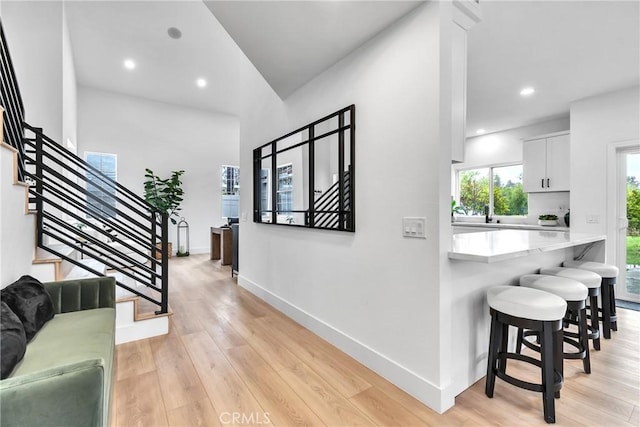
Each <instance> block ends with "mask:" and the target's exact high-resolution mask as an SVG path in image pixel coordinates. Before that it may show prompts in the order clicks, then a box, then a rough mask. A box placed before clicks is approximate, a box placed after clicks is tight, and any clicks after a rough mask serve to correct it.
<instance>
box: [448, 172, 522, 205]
mask: <svg viewBox="0 0 640 427" xmlns="http://www.w3.org/2000/svg"><path fill="white" fill-rule="evenodd" d="M457 193H458V194H457V196H458V200H459V201H460V205H461V206H462V210H463V211H464V213H465V215H468V216H474V215H484V212H485V206H489V212H490V214H491V215H526V214H527V210H528V197H527V193H525V192H524V190H523V188H522V165H521V164H517V165H510V166H492V167H486V168H479V169H467V170H460V171H458V179H457Z"/></svg>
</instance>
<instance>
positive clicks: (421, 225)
mask: <svg viewBox="0 0 640 427" xmlns="http://www.w3.org/2000/svg"><path fill="white" fill-rule="evenodd" d="M426 228H427V218H425V217H405V218H402V236H404V237H416V238H419V239H426V238H427V234H426Z"/></svg>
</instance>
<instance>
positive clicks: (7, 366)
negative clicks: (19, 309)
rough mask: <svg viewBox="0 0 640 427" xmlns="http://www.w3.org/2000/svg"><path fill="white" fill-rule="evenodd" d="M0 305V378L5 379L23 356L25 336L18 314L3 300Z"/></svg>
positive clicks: (25, 347)
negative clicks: (0, 308)
mask: <svg viewBox="0 0 640 427" xmlns="http://www.w3.org/2000/svg"><path fill="white" fill-rule="evenodd" d="M0 305H1V306H2V317H1V318H0V329H1V331H0V333H1V335H0V355H1V356H2V357H1V359H2V372H0V373H1V374H2V378H1V379H5V378H7V377H8V376H9V375H11V372H13V368H15V367H16V365H17V364H18V362H20V361H21V360H22V358H23V357H24V352H25V351H26V350H27V337H26V336H25V334H24V326H22V322H21V321H20V319H19V318H18V316H17V315H16V314H15V313H14V312H13V311H11V309H10V308H9V306H8V305H7V304H5V302H4V301H2V302H0Z"/></svg>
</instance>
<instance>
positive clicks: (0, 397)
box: [0, 277, 116, 427]
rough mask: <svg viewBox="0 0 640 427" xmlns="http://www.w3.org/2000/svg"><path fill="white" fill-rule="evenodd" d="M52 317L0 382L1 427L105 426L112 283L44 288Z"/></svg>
mask: <svg viewBox="0 0 640 427" xmlns="http://www.w3.org/2000/svg"><path fill="white" fill-rule="evenodd" d="M44 285H45V288H46V290H47V291H48V292H49V294H50V296H51V299H52V301H53V306H54V310H55V313H56V314H55V316H54V317H53V319H51V320H50V321H48V322H47V323H46V324H45V325H44V326H43V327H42V329H41V330H40V331H39V332H38V333H37V335H36V336H35V337H34V338H33V340H32V341H31V342H29V343H28V344H27V350H26V353H25V355H24V358H23V359H22V361H21V362H19V364H18V365H17V366H16V368H15V370H14V371H13V372H12V374H11V376H9V377H8V378H6V379H4V380H2V381H0V423H1V425H2V426H3V427H4V426H21V427H23V426H83V427H86V426H108V425H109V408H110V404H111V385H112V383H113V376H114V364H115V360H114V357H115V318H116V310H115V279H114V278H113V277H100V278H91V279H81V280H69V281H64V282H50V283H45V284H44Z"/></svg>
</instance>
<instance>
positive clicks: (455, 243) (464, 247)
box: [449, 229, 606, 263]
mask: <svg viewBox="0 0 640 427" xmlns="http://www.w3.org/2000/svg"><path fill="white" fill-rule="evenodd" d="M605 239H606V236H604V235H597V234H584V233H570V232H562V231H537V230H536V231H532V230H504V229H502V230H494V231H481V232H477V233H461V234H454V235H453V237H452V241H451V251H449V258H451V259H458V260H464V261H475V262H483V263H492V262H497V261H504V260H507V259H513V258H517V257H523V256H527V255H531V254H535V253H539V252H548V251H554V250H557V249H564V248H570V247H573V246H578V245H584V244H587V243H592V242H598V241H603V240H605Z"/></svg>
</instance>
